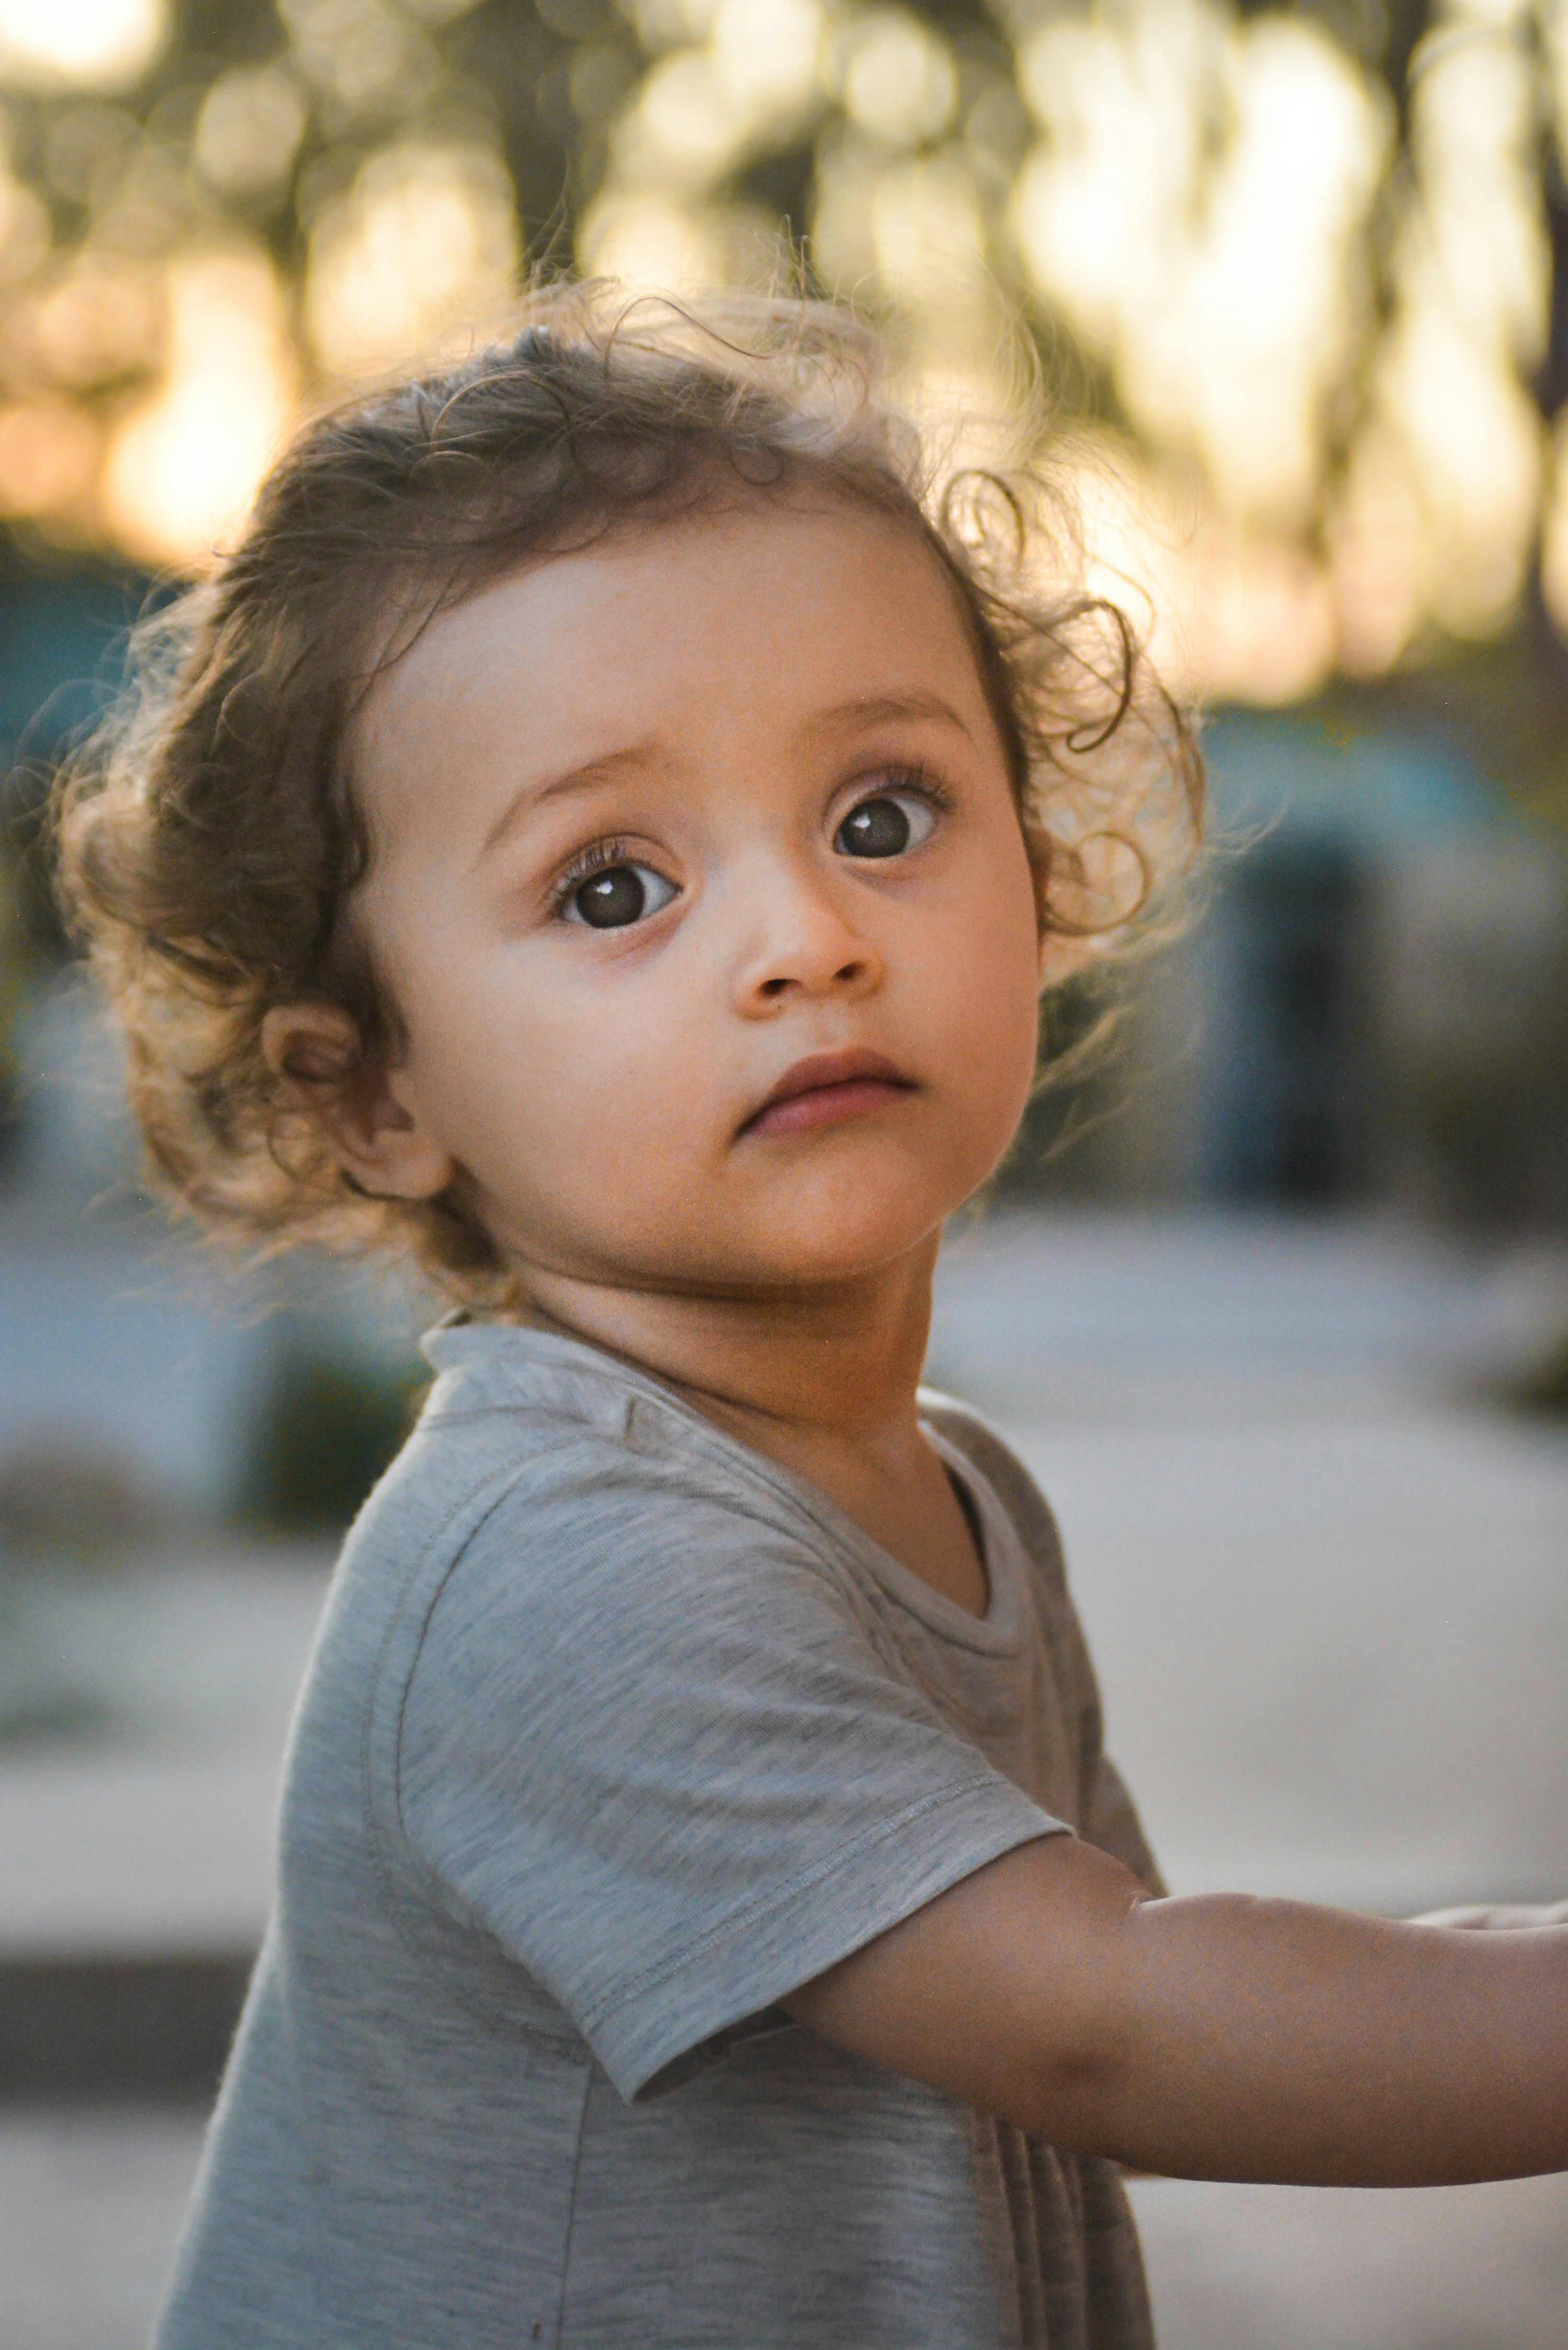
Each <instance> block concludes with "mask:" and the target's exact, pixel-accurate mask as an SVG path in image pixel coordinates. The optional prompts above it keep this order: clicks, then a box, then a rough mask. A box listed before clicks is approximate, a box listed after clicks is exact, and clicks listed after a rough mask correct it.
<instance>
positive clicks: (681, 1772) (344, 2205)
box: [158, 1319, 1155, 2350]
mask: <svg viewBox="0 0 1568 2350" xmlns="http://www.w3.org/2000/svg"><path fill="white" fill-rule="evenodd" d="M427 1348H428V1351H429V1353H430V1354H431V1357H432V1359H433V1361H434V1362H435V1363H436V1365H437V1367H439V1369H440V1371H441V1377H440V1378H439V1379H438V1381H437V1383H436V1385H435V1388H434V1389H433V1391H432V1393H431V1399H430V1401H429V1403H428V1405H427V1407H426V1409H425V1411H424V1413H423V1415H422V1417H421V1421H420V1424H419V1427H418V1429H417V1430H416V1431H415V1433H414V1435H413V1437H412V1438H411V1440H410V1442H409V1444H408V1445H407V1446H406V1447H405V1449H404V1451H403V1452H402V1454H401V1456H400V1459H399V1461H397V1462H396V1464H395V1465H394V1467H393V1468H392V1470H391V1471H390V1472H389V1475H388V1476H387V1477H386V1478H385V1479H384V1480H383V1482H382V1483H381V1485H380V1486H379V1489H378V1491H377V1492H376V1493H375V1494H374V1496H373V1497H372V1499H371V1500H370V1502H369V1504H368V1506H367V1508H366V1509H365V1511H364V1513H362V1515H361V1517H360V1519H359V1521H358V1524H357V1525H356V1527H355V1528H354V1531H353V1533H352V1534H351V1535H350V1537H349V1540H348V1546H347V1548H346V1550H345V1552H344V1555H343V1559H342V1562H341V1564H340V1565H339V1567H338V1570H337V1576H336V1579H335V1581H334V1584H333V1587H332V1592H331V1595H330V1597H329V1600H328V1603H327V1611H326V1615H325V1617H324V1619H323V1623H322V1627H321V1631H320V1634H319V1637H318V1639H317V1648H316V1653H315V1657H314V1659H313V1662H312V1665H311V1669H310V1672H309V1676H308V1679H307V1680H306V1688H305V1691H304V1695H303V1697H302V1700H301V1702H300V1706H299V1711H298V1713H297V1716H296V1721H295V1727H294V1732H293V1737H292V1740H291V1744H290V1752H289V1758H288V1766H287V1772H286V1783H285V1793H284V1802H283V1814H282V1827H281V1851H280V1859H279V1881H278V1888H277V1899H276V1905H275V1913H274V1917H273V1920H272V1924H271V1926H270V1928H269V1930H268V1933H267V1937H266V1940H265V1947H264V1949H263V1952H262V1956H261V1960H260V1963H259V1965H258V1967H257V1970H256V1974H255V1978H254V1983H253V1985H252V1989H251V1993H250V1998H249V2001H248V2002H247V2006H246V2010H245V2015H244V2022H243V2023H242V2026H241V2030H240V2034H239V2039H238V2042H237V2044H236V2046H235V2050H234V2056H233V2059H232V2061H231V2064H230V2066H229V2070H228V2074H227V2077H226V2079H225V2082H224V2085H223V2094H222V2095H221V2097H220V2100H219V2105H218V2109H217V2114H216V2116H215V2120H214V2124H213V2131H212V2133H211V2137H210V2139H209V2143H208V2147H207V2151H206V2156H205V2159H204V2162H203V2166H202V2175H201V2178H200V2179H199V2181H198V2185H197V2189H196V2195H195V2200H194V2203H193V2206H192V2212H191V2216H190V2219H189V2221H188V2224H187V2228H186V2232H185V2236H184V2239H183V2241H182V2248H181V2253H180V2258H179V2262H178V2267H177V2270H176V2274H175V2279H174V2283H173V2287H172V2291H171V2299H170V2302H169V2305H168V2308H167V2310H166V2312H165V2314H164V2318H163V2322H162V2325H161V2331H160V2334H159V2335H158V2342H159V2344H160V2345H161V2350H436V2345H442V2350H445V2346H446V2345H450V2350H518V2345H532V2344H535V2343H542V2344H546V2345H552V2350H634V2345H635V2350H708V2345H711V2350H1000V2345H1010V2350H1047V2345H1049V2350H1144V2345H1147V2343H1148V2342H1149V2340H1150V2334H1149V2323H1148V2312H1147V2302H1146V2298H1145V2294H1144V2288H1143V2280H1142V2273H1141V2269H1140V2265H1139V2261H1138V2253H1137V2241H1136V2239H1135V2237H1134V2234H1133V2230H1132V2224H1131V2221H1130V2219H1129V2217H1128V2214H1127V2206H1126V2202H1125V2199H1124V2198H1123V2194H1122V2190H1121V2185H1120V2181H1119V2178H1118V2176H1117V2173H1116V2168H1115V2166H1114V2165H1112V2164H1110V2163H1107V2162H1105V2161H1101V2160H1098V2159H1090V2158H1081V2157H1076V2156H1073V2155H1069V2154H1062V2153H1059V2152H1056V2151H1054V2149H1053V2148H1052V2147H1049V2146H1046V2145H1044V2144H1043V2143H1041V2142H1040V2141H1039V2140H1037V2139H1035V2138H1033V2137H1029V2136H1028V2135H1027V2134H1026V2133H1024V2132H1023V2131H1022V2130H1020V2129H1017V2128H1015V2127H1013V2126H1012V2125H1010V2124H1008V2123H1005V2122H999V2121H997V2120H994V2119H993V2118H992V2117H991V2116H988V2115H986V2114H982V2113H979V2112H976V2111H973V2110H971V2108H970V2107H969V2106H965V2105H963V2104H961V2103H960V2102H959V2101H958V2100H957V2099H955V2098H953V2097H950V2096H947V2095H942V2094H940V2093H939V2092H938V2091H936V2090H934V2089H930V2088H928V2087H926V2086H925V2085H923V2084H922V2083H920V2082H919V2081H915V2080H911V2079H909V2078H907V2077H906V2076H904V2075H903V2074H898V2073H894V2072H890V2071H888V2070H887V2069H886V2068H884V2067H882V2066H879V2065H877V2064H871V2063H869V2062H867V2061H865V2060H863V2059H861V2058H859V2057H857V2056H853V2055H850V2054H846V2052H844V2051H843V2050H841V2049H839V2048H837V2047H836V2046H834V2045H832V2044H830V2043H828V2042H827V2041H826V2040H823V2039H821V2038H820V2037H818V2036H817V2035H816V2034H815V2033H812V2032H809V2031H807V2030H805V2028H804V2027H802V2026H799V2025H796V2024H794V2023H792V2022H790V2021H789V2019H788V2018H787V2017H786V2016H785V2015H784V2012H783V2011H782V2010H781V2008H780V2007H779V2006H778V2002H779V2001H780V2000H781V1999H782V1998H783V1997H784V1995H785V1994H786V1993H787V1992H788V1991H791V1990H792V1989H793V1988H794V1987H795V1986H796V1985H798V1984H799V1983H801V1982H804V1981H806V1980H808V1979H809V1978H810V1977H811V1976H813V1975H815V1974H817V1973H819V1972H820V1971H821V1970H822V1969H823V1968H825V1967H826V1966H829V1965H830V1964H831V1963H832V1962H833V1961H834V1960H836V1959H840V1958H843V1957H844V1956H846V1954H847V1953H848V1952H849V1951H851V1950H856V1949H857V1948H859V1947H860V1946H861V1945H862V1944H864V1943H865V1942H867V1941H868V1940H870V1939H872V1937H873V1936H875V1935H877V1934H879V1933H881V1932H883V1931H884V1930H885V1929H887V1928H888V1927H889V1926H892V1925H894V1924H895V1923H896V1922H897V1921H898V1919H899V1918H905V1917H908V1916H909V1914H910V1913H911V1912H912V1911H914V1910H916V1909H918V1908H920V1907H921V1906H922V1905H923V1904H924V1903H926V1902H928V1901H929V1900H931V1899H932V1898H934V1897H935V1896H936V1895H937V1894H939V1893H940V1892H942V1891H943V1890H944V1888H945V1887H949V1886H950V1885H953V1884H956V1883H957V1882H958V1881H959V1880H960V1879H961V1878H963V1877H967V1876H969V1875H970V1874H971V1872H972V1871H973V1870H975V1869H977V1868H979V1867H981V1866H983V1865H984V1864H985V1863H986V1862H987V1861H989V1860H992V1859H994V1858H995V1857H996V1856H997V1855H999V1854H1001V1853H1003V1852H1006V1851H1008V1850H1009V1849H1011V1848H1012V1846H1017V1845H1020V1844H1023V1843H1024V1842H1026V1841H1028V1840H1029V1839H1030V1838H1032V1837H1035V1836H1040V1835H1051V1834H1056V1833H1061V1832H1063V1830H1064V1827H1066V1826H1071V1827H1073V1828H1076V1829H1078V1830H1080V1831H1081V1832H1082V1833H1083V1834H1084V1835H1085V1836H1088V1837H1090V1838H1092V1839H1093V1840H1094V1842H1096V1844H1099V1845H1101V1846H1104V1847H1105V1848H1106V1850H1108V1851H1111V1852H1114V1853H1116V1855H1117V1856H1119V1857H1121V1858H1122V1859H1123V1860H1125V1861H1126V1862H1127V1863H1128V1865H1129V1866H1131V1867H1133V1868H1134V1869H1135V1870H1137V1872H1139V1873H1140V1874H1141V1875H1142V1876H1144V1877H1146V1878H1147V1879H1148V1880H1149V1881H1150V1882H1153V1881H1155V1880H1154V1878H1153V1871H1152V1864H1151V1862H1150V1860H1149V1857H1148V1855H1147V1850H1146V1848H1145V1846H1144V1843H1143V1839H1142V1837H1141V1835H1139V1832H1138V1828H1137V1821H1136V1819H1135V1818H1134V1815H1133V1813H1132V1810H1131V1807H1130V1805H1129V1804H1128V1802H1127V1797H1126V1795H1125V1794H1124V1793H1123V1791H1122V1789H1121V1787H1120V1784H1119V1783H1118V1782H1117V1780H1116V1774H1115V1773H1114V1772H1113V1771H1112V1769H1111V1767H1110V1765H1109V1764H1108V1763H1106V1761H1105V1759H1104V1757H1103V1756H1102V1753H1101V1751H1100V1722H1099V1709H1098V1704H1097V1700H1096V1692H1095V1684H1094V1679H1093V1675H1092V1672H1091V1670H1090V1667H1089V1662H1088V1658H1087V1655H1086V1653H1085V1648H1084V1643H1083V1638H1082V1636H1081V1634H1080V1632H1079V1629H1078V1626H1077V1622H1076V1619H1075V1616H1074V1614H1073V1610H1072V1606H1071V1602H1070V1600H1069V1598H1068V1596H1067V1591H1066V1586H1065V1583H1064V1579H1063V1572H1062V1564H1061V1555H1060V1551H1059V1547H1058V1544H1057V1539H1056V1534H1055V1530H1054V1525H1053V1523H1052V1520H1051V1517H1050V1513H1049V1512H1048V1511H1047V1509H1046V1507H1045V1505H1044V1502H1043V1501H1042V1500H1041V1498H1040V1496H1039V1494H1038V1492H1036V1491H1035V1489H1034V1487H1033V1484H1032V1483H1031V1482H1030V1480H1029V1478H1028V1477H1027V1475H1026V1474H1025V1472H1024V1471H1023V1469H1022V1468H1021V1467H1020V1466H1019V1465H1018V1463H1017V1462H1016V1461H1014V1460H1013V1458H1012V1455H1011V1454H1010V1453H1009V1452H1008V1451H1007V1450H1006V1448H1005V1447H1004V1446H1003V1445H1002V1442H1001V1440H999V1439H998V1438H997V1437H996V1436H994V1435H993V1434H992V1432H991V1431H990V1430H988V1429H987V1428H986V1427H985V1426H984V1425H983V1424H982V1423H981V1421H979V1420H978V1419H974V1418H973V1417H971V1415H970V1414H969V1413H967V1412H965V1411H963V1410H961V1409H959V1408H958V1407H956V1406H954V1405H952V1404H950V1403H948V1402H945V1401H944V1400H942V1399H940V1398H938V1397H934V1396H932V1397H928V1398H926V1399H925V1400H924V1411H925V1416H926V1424H927V1426H928V1429H929V1432H930V1434H931V1437H932V1440H933V1441H934V1442H935V1443H936V1445H937V1446H938V1448H939V1450H940V1451H941V1453H942V1454H943V1457H944V1458H945V1460H946V1461H947V1462H948V1464H949V1466H950V1469H951V1470H952V1471H953V1472H954V1473H955V1475H956V1476H957V1477H958V1478H959V1480H960V1481H961V1484H962V1486H963V1488H964V1490H965V1491H966V1492H967V1494H968V1495H969V1497H970V1499H971V1503H972V1505H973V1508H974V1511H975V1513H977V1517H978V1522H979V1524H980V1528H981V1534H982V1538H983V1547H984V1553H985V1562H986V1567H987V1573H988V1577H989V1582H990V1587H991V1597H990V1607H989V1610H988V1612H987V1614H986V1615H985V1617H983V1618H978V1617H973V1616H971V1615H970V1614H968V1613H966V1612H965V1611H964V1610H963V1609H962V1608H961V1607H958V1606H956V1605H955V1604H954V1603H952V1602H950V1601H949V1600H947V1599H944V1598H942V1597H941V1596H940V1595H938V1594H937V1593H935V1592H933V1591H932V1590H931V1589H930V1588H929V1586H927V1585H926V1584H924V1583H923V1582H922V1581H921V1580H920V1579H919V1577H918V1576H916V1575H913V1574H911V1573H910V1572H909V1570H908V1569H907V1568H905V1567H903V1566H900V1565H898V1562H897V1561H896V1560H894V1559H892V1558H891V1557H889V1556H888V1555H887V1554H886V1553H885V1552H883V1551H882V1550H880V1549H879V1548H878V1547H877V1545H876V1544H874V1543H873V1542H871V1541H870V1540H869V1539H868V1537H867V1535H865V1534H862V1533H861V1532H860V1530H859V1529H858V1528H857V1526H855V1525H854V1524H853V1523H851V1522H850V1521H849V1520H848V1519H847V1518H846V1517H845V1516H844V1515H843V1514H842V1513H840V1512H839V1511H838V1510H836V1508H835V1507H834V1506H833V1504H832V1503H830V1502H828V1501H827V1500H826V1497H825V1496H824V1495H823V1494H821V1493H819V1492H816V1491H815V1489H814V1488H812V1487H811V1486H809V1485H807V1484H806V1483H805V1482H802V1481H801V1480H799V1479H797V1478H794V1477H792V1476H790V1475H788V1474H787V1473H786V1472H785V1471H783V1470H782V1469H778V1468H776V1467H774V1465H773V1464H772V1463H771V1462H770V1461H765V1460H763V1458H761V1456H759V1455H758V1454H756V1453H754V1452H753V1451H750V1449H749V1448H747V1447H746V1446H744V1445H742V1444H740V1443H738V1442H736V1441H735V1440H732V1438H730V1437H728V1436H727V1435H725V1434H724V1433H723V1432H722V1431H721V1430H718V1429H716V1428H714V1427H713V1426H711V1424H710V1423H709V1422H708V1421H707V1420H705V1419H702V1418H701V1416H700V1415H699V1414H698V1413H696V1412H694V1411H692V1410H691V1409H689V1408H688V1407H687V1406H686V1405H685V1404H684V1403H683V1402H681V1401H680V1399H678V1398H676V1397H675V1396H673V1395H671V1394H670V1392H669V1391H668V1390H667V1389H666V1388H663V1387H662V1386H661V1385H660V1384H659V1382H658V1381H656V1380H654V1379H651V1378H645V1377H642V1376H640V1375H639V1374H638V1373H636V1372H634V1371H632V1370H629V1369H628V1368H627V1367H624V1366H623V1365H621V1364H619V1363H618V1362H616V1361H615V1360H613V1359H612V1358H610V1357H607V1356H605V1355H602V1354H600V1353H599V1352H597V1350H596V1349H594V1348H592V1347H586V1346H582V1345H579V1344H577V1343H576V1342H575V1341H572V1340H569V1339H564V1338H557V1337H553V1336H542V1335H541V1334H539V1333H536V1332H530V1331H525V1330H522V1329H518V1328H515V1327H512V1326H495V1325H488V1326H486V1325H472V1324H468V1323H465V1322H462V1320H461V1319H460V1320H458V1321H456V1322H454V1323H448V1324H447V1325H444V1326H442V1327H441V1328H440V1329H439V1330H437V1331H436V1332H434V1333H433V1334H432V1335H431V1338H430V1339H429V1340H428V1341H427Z"/></svg>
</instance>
